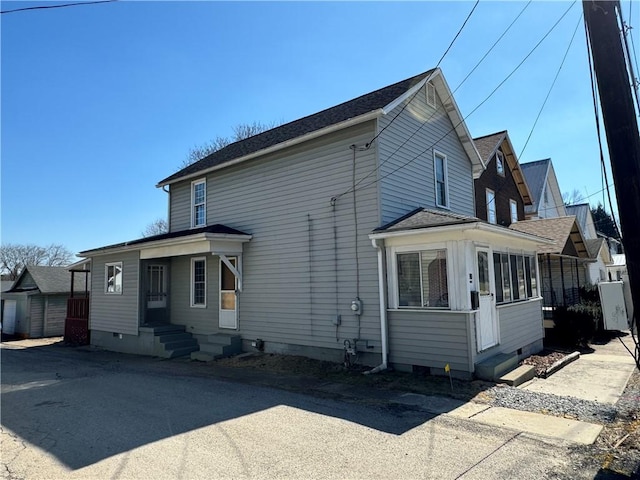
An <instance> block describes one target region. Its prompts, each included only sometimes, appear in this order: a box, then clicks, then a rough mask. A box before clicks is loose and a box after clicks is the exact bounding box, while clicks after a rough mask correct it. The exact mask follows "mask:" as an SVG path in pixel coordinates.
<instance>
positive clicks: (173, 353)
mask: <svg viewBox="0 0 640 480" xmlns="http://www.w3.org/2000/svg"><path fill="white" fill-rule="evenodd" d="M197 351H198V346H197V345H194V346H191V347H182V348H177V349H175V350H166V356H165V358H177V357H184V356H185V355H190V354H191V352H197Z"/></svg>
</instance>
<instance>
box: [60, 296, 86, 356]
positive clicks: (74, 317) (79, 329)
mask: <svg viewBox="0 0 640 480" xmlns="http://www.w3.org/2000/svg"><path fill="white" fill-rule="evenodd" d="M64 340H65V342H67V343H72V344H75V345H88V344H89V297H74V298H68V299H67V318H66V320H65V322H64Z"/></svg>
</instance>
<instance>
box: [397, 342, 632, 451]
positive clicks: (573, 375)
mask: <svg viewBox="0 0 640 480" xmlns="http://www.w3.org/2000/svg"><path fill="white" fill-rule="evenodd" d="M622 340H623V341H624V342H625V344H626V345H627V346H628V347H629V349H630V350H632V351H633V348H632V346H633V340H632V339H631V337H630V336H626V337H623V338H622ZM592 348H593V349H594V352H593V353H589V354H584V355H581V356H580V358H578V360H576V361H574V362H572V363H570V364H568V365H566V366H565V367H564V368H562V369H561V370H559V371H557V372H556V373H554V374H553V375H551V376H550V377H549V378H546V379H542V378H534V379H533V380H531V381H529V382H527V383H525V384H523V385H521V386H520V387H519V388H522V389H526V390H530V391H533V392H540V393H546V394H551V395H557V396H562V397H573V398H579V399H584V400H591V401H597V402H600V403H607V404H615V403H616V402H617V401H618V399H619V398H620V396H621V395H622V392H623V391H624V389H625V387H626V385H627V382H628V381H629V377H630V376H631V374H632V372H633V370H634V368H635V363H634V360H633V357H631V355H630V354H629V352H628V351H627V350H626V349H625V348H624V346H623V345H622V344H621V343H620V340H618V339H617V338H614V339H612V340H610V341H609V342H608V343H607V344H605V345H592ZM394 401H395V402H397V403H403V404H406V405H415V406H419V407H420V408H421V409H423V410H426V411H429V412H431V413H434V414H438V415H441V414H444V415H449V416H452V417H456V418H466V419H468V420H471V421H474V422H479V423H483V424H487V425H493V426H498V427H503V428H508V429H512V430H515V431H518V432H522V433H528V434H533V435H541V436H544V437H548V438H555V439H561V440H567V441H570V442H575V443H581V444H585V445H590V444H592V443H593V442H595V440H596V438H598V435H599V434H600V432H601V431H602V428H603V426H602V425H598V424H595V423H589V422H581V421H577V420H571V419H568V418H561V417H556V416H551V415H544V414H541V413H532V412H524V411H521V410H514V409H510V408H503V407H492V406H489V405H484V404H480V403H474V402H468V403H463V402H460V401H458V400H454V399H449V398H444V397H429V396H426V395H417V394H413V393H410V394H406V393H405V394H401V395H399V396H398V397H397V398H395V399H394Z"/></svg>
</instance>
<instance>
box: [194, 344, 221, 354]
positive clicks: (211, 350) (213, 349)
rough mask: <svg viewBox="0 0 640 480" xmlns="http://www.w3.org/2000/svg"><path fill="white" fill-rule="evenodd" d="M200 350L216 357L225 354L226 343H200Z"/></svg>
mask: <svg viewBox="0 0 640 480" xmlns="http://www.w3.org/2000/svg"><path fill="white" fill-rule="evenodd" d="M199 345H200V351H201V352H205V353H208V354H210V355H213V356H214V357H222V356H224V353H225V351H224V345H213V344H211V343H200V344H199Z"/></svg>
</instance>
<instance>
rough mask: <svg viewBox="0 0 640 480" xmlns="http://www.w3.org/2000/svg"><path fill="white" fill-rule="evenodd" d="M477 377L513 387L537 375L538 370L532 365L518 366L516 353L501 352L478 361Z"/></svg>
mask: <svg viewBox="0 0 640 480" xmlns="http://www.w3.org/2000/svg"><path fill="white" fill-rule="evenodd" d="M475 374H476V377H478V378H480V379H482V380H489V381H492V382H497V383H506V384H507V385H510V386H512V387H517V386H518V385H521V384H523V383H524V382H528V381H529V380H531V379H532V378H533V377H535V374H536V370H535V368H534V367H532V366H531V365H522V366H518V355H517V354H516V353H499V354H498V355H494V356H493V357H491V358H488V359H486V360H484V361H482V362H480V363H476V372H475Z"/></svg>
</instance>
